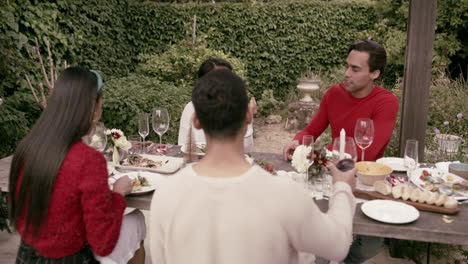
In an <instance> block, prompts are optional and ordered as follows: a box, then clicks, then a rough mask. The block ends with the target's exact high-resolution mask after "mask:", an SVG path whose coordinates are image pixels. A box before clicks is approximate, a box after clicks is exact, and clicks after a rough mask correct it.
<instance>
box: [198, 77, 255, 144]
mask: <svg viewBox="0 0 468 264" xmlns="http://www.w3.org/2000/svg"><path fill="white" fill-rule="evenodd" d="M192 102H193V105H194V106H195V112H196V113H197V117H198V120H199V121H200V125H201V127H202V128H203V130H204V132H205V133H206V134H207V135H209V136H211V137H213V138H218V139H223V138H233V137H234V136H236V135H237V133H238V132H239V129H241V127H242V124H243V123H244V121H245V115H246V113H247V105H248V102H249V99H248V97H247V89H246V85H245V82H244V81H243V80H242V78H240V77H239V76H237V75H236V74H235V73H233V72H232V71H230V70H226V69H220V70H216V71H211V72H209V73H207V74H206V75H205V76H203V77H202V78H200V79H199V80H198V82H197V84H196V85H195V88H194V89H193V92H192Z"/></svg>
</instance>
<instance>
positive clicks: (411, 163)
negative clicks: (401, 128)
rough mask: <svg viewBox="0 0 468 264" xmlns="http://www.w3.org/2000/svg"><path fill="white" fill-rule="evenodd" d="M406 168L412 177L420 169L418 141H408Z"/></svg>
mask: <svg viewBox="0 0 468 264" xmlns="http://www.w3.org/2000/svg"><path fill="white" fill-rule="evenodd" d="M404 164H405V168H406V169H407V170H408V172H409V173H408V175H410V174H411V173H412V172H413V171H414V170H415V169H416V168H417V167H418V141H417V140H414V139H408V140H406V145H405V157H404Z"/></svg>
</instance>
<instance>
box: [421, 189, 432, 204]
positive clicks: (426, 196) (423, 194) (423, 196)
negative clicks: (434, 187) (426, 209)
mask: <svg viewBox="0 0 468 264" xmlns="http://www.w3.org/2000/svg"><path fill="white" fill-rule="evenodd" d="M429 197H431V192H428V191H421V192H420V194H419V199H418V203H425V202H426V201H427V200H428V199H429Z"/></svg>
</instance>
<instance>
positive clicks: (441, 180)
mask: <svg viewBox="0 0 468 264" xmlns="http://www.w3.org/2000/svg"><path fill="white" fill-rule="evenodd" d="M427 176H429V177H427ZM408 178H409V180H410V181H411V182H412V183H413V184H414V185H416V186H417V187H418V188H420V189H422V190H431V189H430V188H437V187H439V188H443V189H444V190H445V191H446V192H447V191H449V192H450V191H451V192H452V193H451V194H448V195H449V196H451V197H453V198H455V199H456V200H459V201H460V200H467V199H468V189H464V190H463V189H460V188H457V187H462V186H465V187H468V186H467V185H468V181H467V180H465V179H463V178H462V177H460V176H457V175H455V174H452V173H448V172H443V171H440V170H437V169H430V168H419V169H416V170H414V171H413V172H412V173H410V175H409V176H408ZM431 180H432V181H431ZM434 181H435V182H437V183H434ZM460 184H461V185H460ZM432 191H434V190H432ZM439 192H440V193H444V192H443V191H439Z"/></svg>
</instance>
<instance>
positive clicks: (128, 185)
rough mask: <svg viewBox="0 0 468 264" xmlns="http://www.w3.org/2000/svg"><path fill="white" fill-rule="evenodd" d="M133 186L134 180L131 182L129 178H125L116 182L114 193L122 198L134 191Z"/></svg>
mask: <svg viewBox="0 0 468 264" xmlns="http://www.w3.org/2000/svg"><path fill="white" fill-rule="evenodd" d="M132 185H133V182H132V180H130V178H129V177H128V176H123V177H120V178H119V179H118V180H117V181H115V183H114V188H113V191H114V192H116V193H120V194H121V195H122V196H125V195H127V194H129V193H130V192H131V191H132V187H133V186H132Z"/></svg>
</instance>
